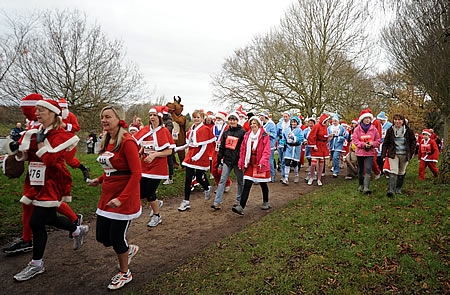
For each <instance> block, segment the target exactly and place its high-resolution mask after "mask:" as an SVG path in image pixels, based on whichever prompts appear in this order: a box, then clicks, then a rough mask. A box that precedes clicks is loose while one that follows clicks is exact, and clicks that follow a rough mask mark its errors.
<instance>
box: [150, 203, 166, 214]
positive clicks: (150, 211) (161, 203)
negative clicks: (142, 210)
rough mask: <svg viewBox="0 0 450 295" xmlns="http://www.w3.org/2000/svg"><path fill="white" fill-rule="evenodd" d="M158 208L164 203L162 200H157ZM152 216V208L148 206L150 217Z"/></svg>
mask: <svg viewBox="0 0 450 295" xmlns="http://www.w3.org/2000/svg"><path fill="white" fill-rule="evenodd" d="M158 205H159V208H161V207H162V206H163V205H164V202H163V201H162V200H158ZM152 216H153V209H152V208H151V207H150V217H152Z"/></svg>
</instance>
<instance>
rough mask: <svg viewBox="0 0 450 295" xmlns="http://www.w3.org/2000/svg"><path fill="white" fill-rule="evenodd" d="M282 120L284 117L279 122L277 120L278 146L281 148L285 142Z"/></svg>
mask: <svg viewBox="0 0 450 295" xmlns="http://www.w3.org/2000/svg"><path fill="white" fill-rule="evenodd" d="M283 122H284V119H283V118H281V119H280V122H278V124H277V136H278V148H283V147H284V145H285V144H286V142H284V140H283ZM289 125H290V124H289Z"/></svg>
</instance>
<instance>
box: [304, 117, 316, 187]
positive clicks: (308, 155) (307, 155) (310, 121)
mask: <svg viewBox="0 0 450 295" xmlns="http://www.w3.org/2000/svg"><path fill="white" fill-rule="evenodd" d="M306 124H308V125H307V127H306V128H305V129H304V130H303V131H302V137H303V146H304V147H305V158H306V159H307V160H308V167H310V168H308V170H307V172H308V175H307V176H306V177H305V181H306V182H308V181H309V178H310V176H311V147H310V146H309V145H308V136H309V132H311V129H312V128H313V127H314V125H315V124H316V119H315V118H314V117H310V118H306ZM316 174H317V172H316ZM312 178H313V179H314V178H316V179H317V175H313V176H312Z"/></svg>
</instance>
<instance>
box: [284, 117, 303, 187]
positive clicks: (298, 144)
mask: <svg viewBox="0 0 450 295" xmlns="http://www.w3.org/2000/svg"><path fill="white" fill-rule="evenodd" d="M300 122H301V120H300V118H298V117H292V118H291V126H289V127H288V128H286V130H285V131H284V134H283V141H284V142H285V143H286V144H285V146H286V151H285V152H284V161H285V171H284V175H285V177H284V178H283V179H282V181H281V182H282V183H283V184H285V185H288V184H289V172H290V171H291V167H293V168H294V183H298V180H299V178H298V170H299V168H300V156H301V148H302V144H303V131H302V129H301V128H300V126H299V123H300Z"/></svg>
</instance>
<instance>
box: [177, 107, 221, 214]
mask: <svg viewBox="0 0 450 295" xmlns="http://www.w3.org/2000/svg"><path fill="white" fill-rule="evenodd" d="M204 118H205V114H204V113H203V112H202V111H200V110H195V111H194V112H193V113H192V120H193V122H194V124H192V126H191V128H189V130H188V132H187V137H186V139H187V140H186V141H187V143H186V145H184V146H182V147H178V148H175V151H179V150H182V149H186V148H189V151H188V153H187V155H186V157H185V158H184V161H183V166H185V167H186V178H185V183H184V200H183V201H182V202H181V204H180V207H178V210H179V211H186V210H187V209H190V208H191V205H190V202H189V199H190V195H191V182H192V178H193V176H194V175H195V178H196V180H197V182H198V183H200V184H201V186H202V187H203V189H204V190H205V199H207V200H209V199H210V198H211V196H212V187H211V186H210V185H209V182H208V179H207V178H206V176H205V171H207V170H208V169H209V155H210V151H209V149H210V148H212V147H211V144H210V143H213V142H214V141H215V140H216V137H215V136H214V134H213V132H212V131H211V129H210V128H208V127H206V126H205V125H204V123H203V120H204Z"/></svg>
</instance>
